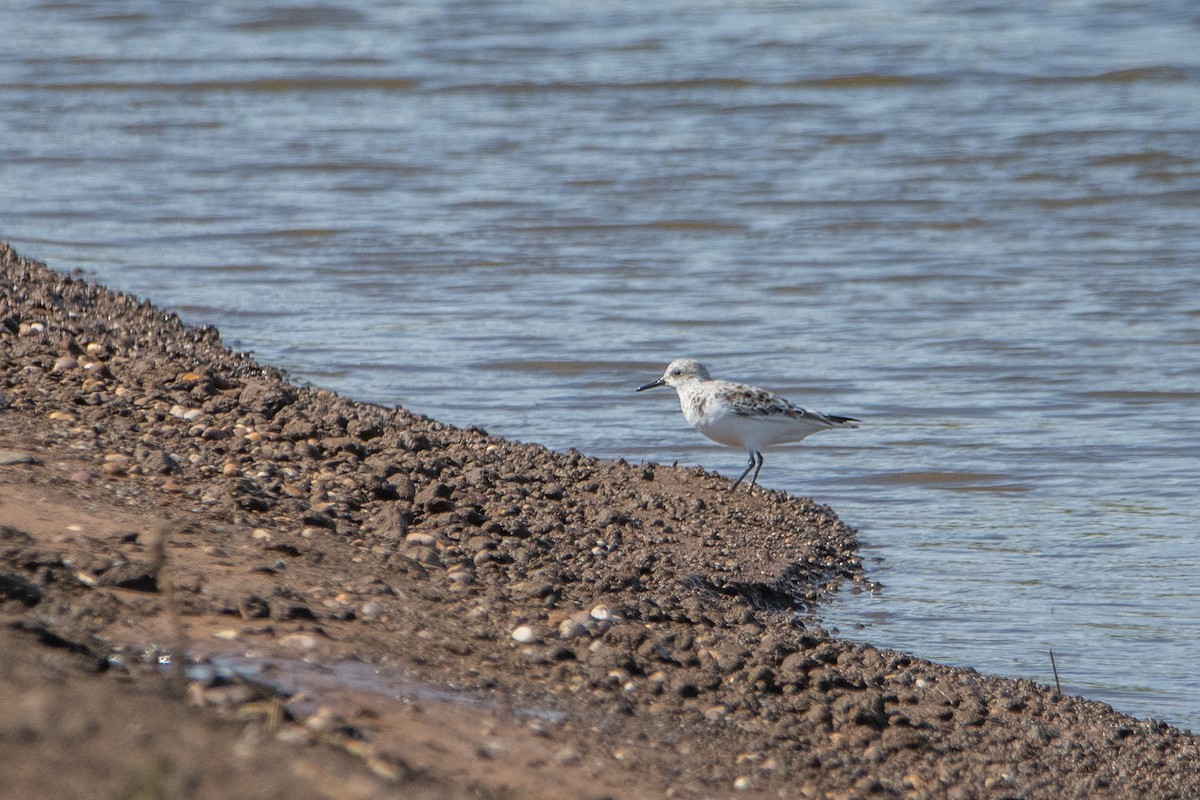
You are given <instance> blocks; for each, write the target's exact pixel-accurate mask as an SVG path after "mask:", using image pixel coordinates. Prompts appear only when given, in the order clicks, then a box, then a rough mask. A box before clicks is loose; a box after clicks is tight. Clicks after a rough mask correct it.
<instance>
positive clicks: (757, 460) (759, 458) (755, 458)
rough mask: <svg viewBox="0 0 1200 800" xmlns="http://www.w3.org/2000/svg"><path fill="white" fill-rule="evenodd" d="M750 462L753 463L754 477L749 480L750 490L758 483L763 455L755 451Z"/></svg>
mask: <svg viewBox="0 0 1200 800" xmlns="http://www.w3.org/2000/svg"><path fill="white" fill-rule="evenodd" d="M750 461H751V462H753V463H754V477H753V478H751V479H750V488H751V489H753V488H754V484H756V483H758V471H759V470H760V469H762V465H763V454H762V453H760V452H757V451H756V452H755V453H754V454H753V455H751V456H750Z"/></svg>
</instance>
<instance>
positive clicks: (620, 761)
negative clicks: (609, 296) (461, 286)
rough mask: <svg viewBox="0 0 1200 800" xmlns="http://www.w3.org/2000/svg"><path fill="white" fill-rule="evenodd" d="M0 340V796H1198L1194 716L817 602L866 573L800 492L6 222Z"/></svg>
mask: <svg viewBox="0 0 1200 800" xmlns="http://www.w3.org/2000/svg"><path fill="white" fill-rule="evenodd" d="M0 365H2V366H3V373H4V380H3V383H2V384H0V525H2V526H3V527H2V528H0V552H3V557H2V558H0V613H2V614H3V620H4V625H3V626H2V627H0V637H2V638H3V642H2V643H0V658H2V659H3V661H4V663H3V665H2V667H0V696H2V697H4V698H6V700H5V702H4V703H3V704H0V765H3V766H0V773H2V774H0V777H3V780H0V795H3V796H6V797H18V796H20V797H27V796H30V795H34V796H37V795H42V796H71V795H79V794H92V795H96V796H122V797H143V796H144V797H175V796H185V795H186V796H189V797H226V796H229V795H230V792H231V789H230V787H231V786H236V787H238V790H237V792H236V794H238V795H244V796H254V797H274V796H280V797H283V796H287V797H310V796H311V797H377V796H379V797H382V796H393V797H467V796H470V797H535V798H541V797H544V798H560V797H561V798H581V797H595V798H599V797H614V798H616V797H657V796H673V797H697V798H699V797H722V796H735V795H736V796H768V797H806V798H815V797H820V798H826V797H830V798H836V797H847V798H849V797H950V798H973V797H981V798H992V797H995V798H1002V797H1004V798H1007V797H1031V798H1033V797H1089V798H1090V797H1129V796H1135V795H1138V796H1145V797H1189V796H1200V740H1197V739H1196V738H1195V737H1193V736H1191V735H1189V734H1186V733H1184V732H1180V731H1178V730H1174V729H1171V728H1169V727H1167V726H1165V725H1162V724H1159V723H1155V722H1148V721H1138V720H1134V719H1131V718H1129V717H1126V716H1123V715H1120V714H1117V713H1115V712H1114V711H1112V709H1111V708H1109V707H1108V706H1106V705H1104V704H1101V703H1096V702H1090V701H1086V700H1082V699H1079V698H1075V697H1062V696H1059V695H1058V694H1057V693H1056V692H1055V691H1054V690H1053V689H1052V688H1049V687H1045V686H1040V685H1037V684H1034V683H1032V682H1029V681H1025V680H1011V679H1005V678H997V677H989V676H983V675H980V674H977V673H976V672H974V671H972V670H965V669H957V668H951V667H946V666H941V665H937V664H932V663H929V662H926V661H922V660H920V659H916V658H913V657H911V656H907V655H904V654H902V653H896V652H891V651H886V650H878V649H875V648H871V647H867V646H863V645H858V644H851V643H848V642H843V641H840V640H838V639H836V638H831V637H830V636H828V635H827V634H826V633H825V632H824V631H822V630H820V629H819V628H818V627H816V626H815V625H813V624H812V623H811V621H810V620H807V619H806V612H807V611H809V610H811V609H812V608H813V607H814V605H815V604H816V603H819V602H820V600H821V598H822V597H823V596H824V595H825V594H826V593H827V592H829V591H831V590H832V589H833V588H834V587H836V586H838V585H839V584H840V583H841V582H843V581H852V582H856V583H859V584H864V585H865V584H866V583H867V576H865V575H864V572H863V569H862V565H861V563H860V561H859V558H858V555H857V543H856V540H855V536H854V532H853V531H852V530H851V529H849V528H847V527H846V526H845V525H844V524H842V523H841V521H840V520H839V519H838V518H837V516H836V514H835V513H834V512H833V510H831V509H829V508H827V507H824V506H820V505H817V504H815V503H813V502H812V501H811V500H805V499H799V498H793V497H789V496H787V495H784V494H782V493H779V492H772V491H765V490H761V489H758V490H755V491H754V492H753V493H749V492H738V493H730V492H729V491H728V487H729V482H728V481H727V480H726V479H725V478H723V477H721V476H718V475H715V474H711V473H707V472H704V471H702V470H698V469H677V468H667V467H663V466H657V465H630V464H625V463H621V462H608V461H600V460H597V459H593V458H590V457H587V456H585V455H582V454H580V453H577V452H567V453H554V452H550V451H548V450H546V449H545V448H542V447H539V446H537V445H530V444H518V443H513V442H509V441H505V440H502V439H498V438H495V437H490V436H488V435H487V434H486V433H485V432H483V431H481V430H477V429H469V428H468V429H457V428H452V427H450V426H446V425H443V424H440V423H438V422H436V421H433V420H429V419H426V418H423V417H419V416H416V415H413V414H410V413H408V412H407V411H404V410H403V409H399V408H394V409H389V408H382V407H379V406H374V405H370V404H363V403H356V402H353V401H351V400H348V399H345V398H342V397H339V396H337V395H336V394H333V393H331V392H327V391H321V390H316V389H312V388H308V387H300V386H294V385H292V384H290V383H289V382H288V381H287V379H286V376H284V375H283V374H281V373H280V372H279V371H277V370H274V369H271V368H269V367H264V366H262V365H259V364H257V363H255V362H254V361H253V360H252V359H251V358H249V357H247V356H244V355H240V354H236V353H232V352H230V351H229V350H228V349H226V348H225V347H224V346H223V345H222V344H221V342H220V337H219V334H218V333H217V332H216V331H215V330H212V329H194V328H187V327H185V326H184V325H182V324H181V323H180V322H179V320H178V319H177V318H176V317H175V316H174V315H172V314H170V313H168V312H164V311H162V310H160V309H156V308H154V307H153V306H151V305H149V304H147V303H142V302H140V301H138V300H137V299H134V298H130V297H127V296H122V295H117V294H113V293H111V292H108V291H107V290H105V289H103V288H102V287H97V286H94V285H91V284H89V283H87V282H85V281H82V280H80V279H78V278H72V277H67V276H64V275H63V274H60V273H56V272H54V271H51V270H49V269H47V268H46V267H44V266H42V265H40V264H36V263H33V262H29V261H26V260H23V259H21V258H20V257H19V256H18V255H17V254H15V253H14V252H12V251H11V250H10V249H7V248H2V249H0ZM180 652H185V653H186V658H185V660H186V662H187V663H188V664H189V665H192V666H193V670H192V671H191V673H190V680H186V681H180V680H179V679H178V676H177V675H176V674H175V673H174V672H172V670H171V669H170V667H169V666H164V665H163V664H164V662H165V663H168V664H169V662H171V660H172V659H174V658H176V657H177V654H178V653H180ZM231 658H236V659H238V661H237V663H238V664H241V665H242V666H244V667H247V668H249V669H251V670H252V671H251V672H231V671H229V670H228V669H225V668H226V667H228V666H229V665H230V664H231V663H233V662H231V661H230V660H229V659H231ZM214 664H215V665H216V666H215V667H212V668H206V669H204V668H203V667H206V666H211V665H214Z"/></svg>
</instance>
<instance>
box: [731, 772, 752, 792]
mask: <svg viewBox="0 0 1200 800" xmlns="http://www.w3.org/2000/svg"><path fill="white" fill-rule="evenodd" d="M749 788H750V779H749V778H747V777H746V776H745V775H739V776H738V777H737V778H735V779H734V781H733V790H734V791H735V792H744V791H746V790H747V789H749Z"/></svg>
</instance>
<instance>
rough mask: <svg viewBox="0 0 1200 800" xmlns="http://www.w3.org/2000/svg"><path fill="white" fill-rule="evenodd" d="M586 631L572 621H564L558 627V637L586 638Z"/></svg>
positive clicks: (582, 626)
mask: <svg viewBox="0 0 1200 800" xmlns="http://www.w3.org/2000/svg"><path fill="white" fill-rule="evenodd" d="M587 633H588V629H587V628H586V627H585V626H584V625H581V624H580V623H578V622H576V621H575V620H573V619H564V620H563V621H562V622H560V623H559V625H558V636H559V638H561V639H575V638H577V637H579V636H586V635H587Z"/></svg>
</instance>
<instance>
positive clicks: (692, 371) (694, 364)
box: [638, 358, 711, 392]
mask: <svg viewBox="0 0 1200 800" xmlns="http://www.w3.org/2000/svg"><path fill="white" fill-rule="evenodd" d="M707 380H711V376H710V375H709V374H708V370H706V369H705V368H704V365H703V364H701V363H700V362H699V361H696V360H695V359H694V358H677V359H675V360H674V361H672V362H671V363H670V364H668V365H667V369H666V371H665V372H663V374H662V377H661V378H659V379H658V380H656V381H651V382H650V383H647V384H646V385H645V386H639V387H638V391H639V392H642V391H645V390H646V389H653V388H654V387H655V386H672V387H676V388H677V387H679V386H682V385H684V384H688V383H691V382H693V381H707Z"/></svg>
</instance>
